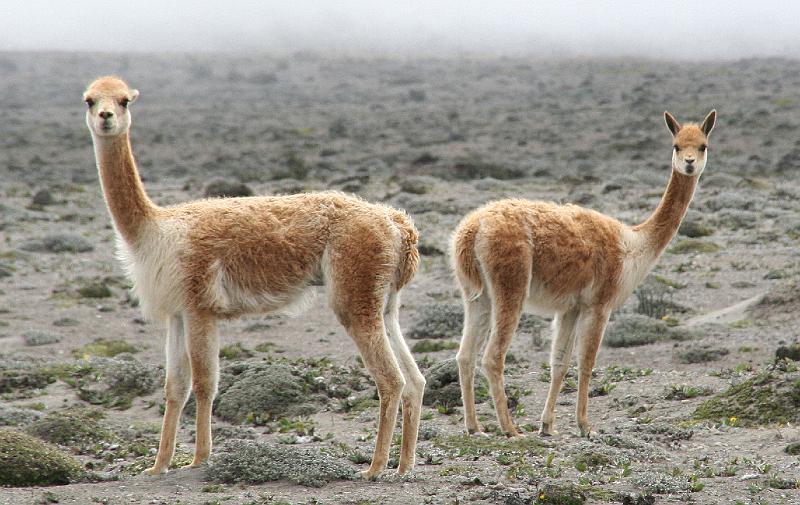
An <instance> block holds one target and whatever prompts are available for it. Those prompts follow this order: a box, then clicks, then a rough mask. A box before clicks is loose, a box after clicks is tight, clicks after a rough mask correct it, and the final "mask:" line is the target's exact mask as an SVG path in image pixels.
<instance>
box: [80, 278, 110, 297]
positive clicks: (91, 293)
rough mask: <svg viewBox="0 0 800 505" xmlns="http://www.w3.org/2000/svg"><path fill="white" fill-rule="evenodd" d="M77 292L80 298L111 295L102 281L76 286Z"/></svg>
mask: <svg viewBox="0 0 800 505" xmlns="http://www.w3.org/2000/svg"><path fill="white" fill-rule="evenodd" d="M78 294H79V295H80V296H81V297H82V298H110V297H111V296H113V293H112V292H111V290H110V289H109V288H108V286H106V285H105V284H103V283H102V282H93V283H91V284H87V285H85V286H82V287H80V288H78Z"/></svg>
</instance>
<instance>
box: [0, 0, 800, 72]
mask: <svg viewBox="0 0 800 505" xmlns="http://www.w3.org/2000/svg"><path fill="white" fill-rule="evenodd" d="M98 5H102V8H98ZM4 10H5V14H4V16H3V17H2V18H0V50H4V51H25V50H35V51H40V50H41V51H48V50H61V51H101V52H105V51H111V52H118V51H131V52H160V51H179V52H184V51H189V52H191V51H200V52H218V51H222V52H225V51H263V52H273V53H287V52H289V53H291V52H295V51H315V52H319V53H328V54H344V55H353V56H357V55H401V56H415V55H420V56H438V55H442V56H446V55H458V54H473V55H508V56H519V55H538V56H545V57H546V56H600V57H615V56H639V57H651V58H667V59H714V58H724V59H732V58H746V57H754V56H788V57H798V56H800V39H798V37H797V36H796V33H795V32H796V30H797V20H798V14H800V5H788V6H787V5H785V4H784V5H782V4H780V3H779V2H777V1H775V0H765V1H762V2H725V1H721V0H712V1H705V2H689V1H678V0H671V1H664V2H659V3H658V4H655V5H646V6H641V5H639V4H636V3H628V2H614V1H609V0H598V1H591V0H577V1H565V2H557V1H550V0H548V1H541V2H531V1H503V2H497V3H493V4H491V5H487V3H486V2H477V1H458V0H444V1H439V2H423V1H420V0H410V1H406V2H399V1H390V2H370V1H368V0H343V1H339V2H332V1H323V0H318V1H313V0H298V1H295V2H292V3H291V5H287V4H286V3H285V2H277V1H275V0H269V1H264V2H253V1H243V0H232V1H230V2H227V3H226V5H225V7H220V6H218V5H215V4H212V3H208V2H205V3H204V2H190V1H188V0H177V1H174V2H170V3H169V4H168V5H165V4H164V3H161V2H156V1H154V0H142V1H139V2H135V3H128V4H123V3H112V4H108V5H104V4H98V2H96V1H95V2H90V1H88V0H74V1H72V2H68V3H67V2H55V1H49V0H30V1H28V2H25V3H24V5H23V4H20V3H14V4H11V5H5V6H4ZM31 13H35V14H36V15H35V17H33V19H34V21H35V22H33V23H32V22H30V19H31Z"/></svg>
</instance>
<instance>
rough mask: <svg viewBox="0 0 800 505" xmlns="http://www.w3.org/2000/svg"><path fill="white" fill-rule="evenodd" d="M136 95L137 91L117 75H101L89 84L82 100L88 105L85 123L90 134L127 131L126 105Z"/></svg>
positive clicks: (128, 117) (128, 113)
mask: <svg viewBox="0 0 800 505" xmlns="http://www.w3.org/2000/svg"><path fill="white" fill-rule="evenodd" d="M138 96H139V92H138V91H137V90H135V89H130V88H129V87H128V85H127V84H125V82H124V81H123V80H122V79H120V78H119V77H114V76H107V77H101V78H99V79H97V80H95V81H94V82H93V83H92V84H90V85H89V88H88V89H87V90H86V91H85V92H84V93H83V100H84V101H85V102H86V105H87V106H88V107H89V108H88V109H87V111H86V124H87V125H88V126H89V130H91V131H92V134H94V135H97V136H99V137H115V136H117V135H121V134H123V133H127V132H128V129H129V128H130V126H131V114H130V111H129V110H128V105H129V104H131V103H133V102H134V101H136V98H137V97H138Z"/></svg>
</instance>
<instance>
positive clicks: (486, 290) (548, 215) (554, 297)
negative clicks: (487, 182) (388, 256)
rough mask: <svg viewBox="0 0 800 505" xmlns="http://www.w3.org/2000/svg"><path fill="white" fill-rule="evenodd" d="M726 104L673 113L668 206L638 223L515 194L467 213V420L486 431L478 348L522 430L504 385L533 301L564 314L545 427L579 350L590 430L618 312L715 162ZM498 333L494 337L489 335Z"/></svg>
mask: <svg viewBox="0 0 800 505" xmlns="http://www.w3.org/2000/svg"><path fill="white" fill-rule="evenodd" d="M716 117H717V114H716V111H713V110H712V111H711V112H710V113H709V114H708V115H707V116H706V118H705V120H704V121H703V123H702V124H701V125H695V124H686V125H683V126H681V125H680V124H679V123H678V121H676V120H675V118H674V117H673V116H672V115H671V114H670V113H669V112H665V113H664V118H665V120H666V122H667V127H668V128H669V130H670V132H672V135H673V153H672V173H671V176H670V179H669V184H668V185H667V189H666V191H665V192H664V195H663V197H662V199H661V202H660V204H659V205H658V208H657V209H656V210H655V212H654V213H653V214H652V215H651V216H650V217H649V218H648V219H647V220H646V221H644V222H643V223H641V224H639V225H636V226H633V227H630V226H627V225H625V224H623V223H620V222H619V221H617V220H616V219H613V218H611V217H608V216H605V215H603V214H600V213H598V212H595V211H592V210H588V209H584V208H581V207H577V206H574V205H556V204H553V203H547V202H532V201H528V200H521V199H512V200H502V201H498V202H493V203H489V204H487V205H485V206H484V207H482V208H480V209H477V210H475V211H473V212H472V213H471V214H469V215H467V216H466V217H465V218H464V219H463V220H462V221H461V223H460V224H459V226H458V228H457V229H456V231H455V235H454V237H453V243H452V250H451V253H452V262H453V268H454V270H455V274H456V278H457V280H458V283H459V284H460V286H461V290H462V295H463V299H464V312H465V314H464V333H463V336H462V340H461V347H460V349H459V351H458V358H457V359H458V369H459V374H460V381H461V394H462V396H463V400H464V421H465V423H466V428H467V431H469V432H471V433H472V432H476V431H479V426H478V419H477V417H476V414H475V394H474V390H473V382H474V373H475V365H476V361H477V356H478V352H479V351H480V349H481V347H482V346H483V345H484V342H486V349H485V351H484V354H483V360H482V365H483V370H484V372H485V374H486V376H487V378H488V380H489V387H490V392H491V395H492V398H493V400H494V405H495V409H496V411H497V419H498V422H499V423H500V427H501V428H502V430H503V431H504V432H505V433H506V434H508V435H509V436H516V435H518V433H517V430H516V428H515V427H514V424H513V423H512V421H511V415H510V413H509V410H508V404H507V400H506V394H505V390H504V386H503V369H504V365H505V357H506V352H507V351H508V347H509V344H510V343H511V338H512V337H513V336H514V333H515V332H516V329H517V324H518V323H519V318H520V315H521V313H522V310H523V308H525V307H526V306H527V307H528V308H530V309H532V310H533V311H535V312H538V313H540V314H543V315H554V316H555V318H554V321H553V322H554V330H555V331H554V337H553V345H552V349H551V352H550V365H551V379H550V391H549V393H548V395H547V401H546V403H545V406H544V411H543V412H542V419H541V422H542V424H541V428H540V433H541V434H543V435H550V434H553V433H554V429H553V425H554V422H555V402H556V397H557V396H558V392H559V390H560V388H561V383H562V381H563V379H564V375H565V374H566V372H567V367H568V365H569V362H570V358H571V356H572V350H573V347H574V346H576V345H577V351H578V373H579V375H578V403H577V408H576V415H577V420H578V427H579V428H580V432H581V435H582V436H588V434H589V418H588V413H587V410H588V408H587V406H588V401H589V400H588V399H589V380H590V379H591V376H592V368H593V367H594V363H595V358H596V356H597V351H598V349H599V347H600V342H601V340H602V339H603V333H604V332H605V328H606V324H607V323H608V318H609V315H610V313H611V311H612V310H613V309H615V308H617V307H619V306H620V305H622V303H623V302H624V301H625V299H626V298H627V297H628V296H629V295H630V294H631V292H633V290H634V288H636V286H637V285H638V284H639V283H640V282H641V281H642V280H643V279H644V277H645V276H646V275H647V273H648V272H649V271H650V268H651V267H652V266H653V264H654V263H655V262H656V260H657V259H658V257H659V256H660V255H661V253H662V252H663V251H664V248H665V247H666V246H667V244H668V243H669V241H670V240H671V239H672V237H673V236H674V235H675V233H676V232H677V230H678V227H679V226H680V223H681V220H682V219H683V217H684V215H685V214H686V210H687V209H688V207H689V202H690V201H691V200H692V196H693V195H694V191H695V187H696V186H697V180H698V178H699V177H700V174H701V173H702V172H703V169H704V168H705V165H706V159H707V150H706V149H707V147H708V136H709V134H710V133H711V130H712V129H713V128H714V123H715V121H716ZM487 339H488V342H487Z"/></svg>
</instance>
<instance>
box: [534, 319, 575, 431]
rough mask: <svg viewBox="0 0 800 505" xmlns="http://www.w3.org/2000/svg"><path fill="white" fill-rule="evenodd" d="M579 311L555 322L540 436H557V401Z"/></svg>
mask: <svg viewBox="0 0 800 505" xmlns="http://www.w3.org/2000/svg"><path fill="white" fill-rule="evenodd" d="M577 318H578V309H572V310H569V311H567V312H564V313H562V314H557V315H556V318H555V321H554V330H555V331H554V332H553V343H552V346H551V347H550V391H549V392H548V393H547V401H546V402H545V404H544V410H543V411H542V425H541V427H540V428H539V434H540V435H544V436H548V435H555V433H556V432H555V421H556V399H557V398H558V392H559V391H561V383H562V381H563V380H564V376H565V375H566V374H567V369H569V362H570V358H571V357H572V349H573V347H574V345H575V321H576V320H577Z"/></svg>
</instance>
